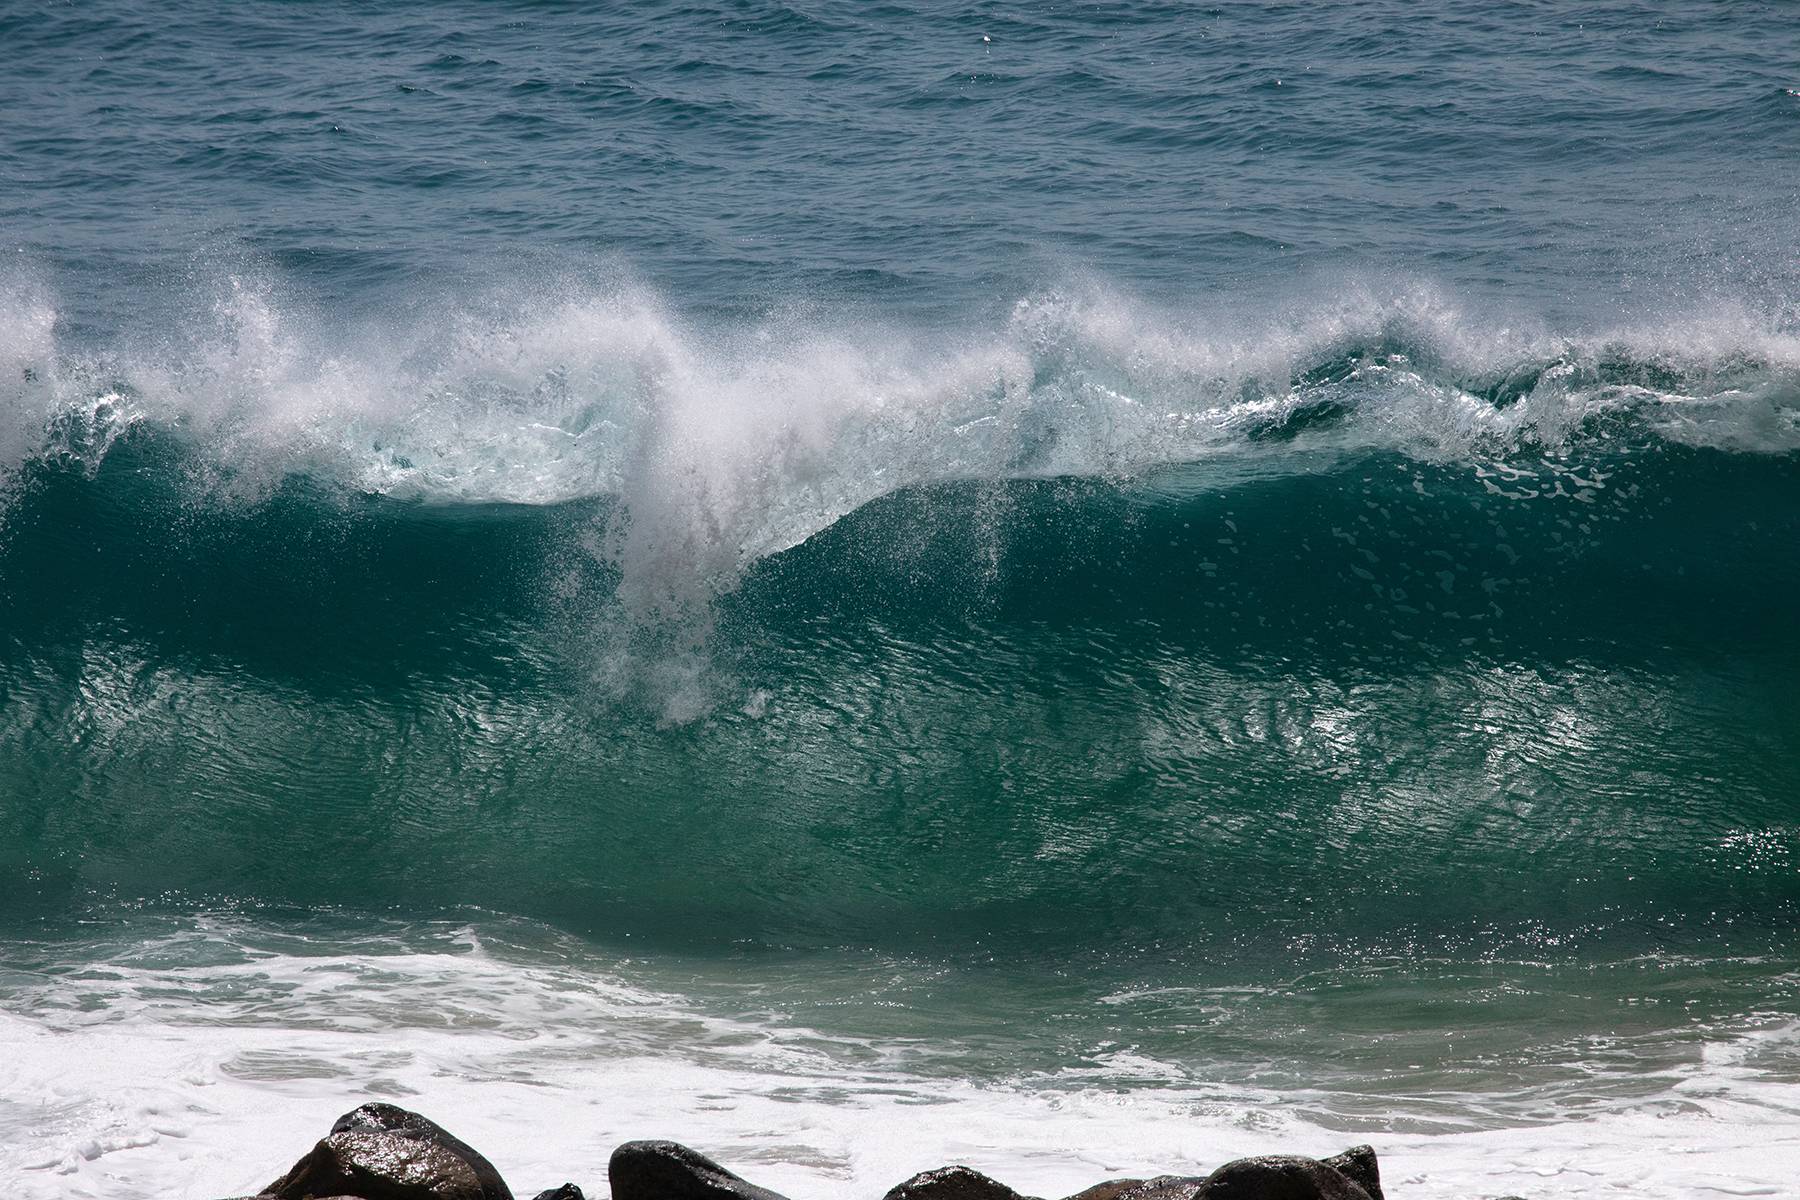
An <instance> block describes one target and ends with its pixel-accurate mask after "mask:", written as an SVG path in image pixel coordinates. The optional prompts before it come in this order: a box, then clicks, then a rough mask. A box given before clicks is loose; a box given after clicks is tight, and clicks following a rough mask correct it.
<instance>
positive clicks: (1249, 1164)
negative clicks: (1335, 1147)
mask: <svg viewBox="0 0 1800 1200" xmlns="http://www.w3.org/2000/svg"><path fill="white" fill-rule="evenodd" d="M1195 1196H1196V1200H1383V1197H1382V1194H1381V1176H1380V1172H1379V1171H1378V1170H1377V1168H1376V1165H1375V1151H1374V1150H1372V1149H1370V1148H1369V1147H1367V1146H1357V1147H1355V1148H1354V1149H1352V1150H1348V1151H1346V1152H1344V1153H1343V1154H1339V1155H1335V1156H1333V1157H1332V1158H1329V1159H1317V1158H1304V1157H1302V1156H1300V1155H1297V1154H1272V1155H1268V1156H1265V1157H1261V1158H1240V1159H1237V1160H1236V1161H1234V1162H1228V1163H1226V1164H1225V1165H1224V1166H1222V1167H1220V1168H1219V1169H1218V1170H1216V1171H1214V1172H1213V1173H1212V1174H1211V1175H1208V1176H1207V1177H1206V1179H1205V1181H1204V1182H1202V1183H1201V1185H1200V1187H1199V1189H1198V1190H1197V1192H1196V1193H1195Z"/></svg>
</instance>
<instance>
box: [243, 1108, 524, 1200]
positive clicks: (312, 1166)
mask: <svg viewBox="0 0 1800 1200" xmlns="http://www.w3.org/2000/svg"><path fill="white" fill-rule="evenodd" d="M263 1191H264V1193H265V1195H266V1196H268V1197H271V1198H272V1200H324V1198H325V1197H339V1196H341V1197H351V1198H354V1200H513V1195H512V1192H510V1191H509V1190H507V1187H506V1183H505V1181H503V1180H502V1179H501V1178H500V1173H499V1172H498V1171H496V1170H494V1166H493V1164H492V1163H490V1162H488V1160H487V1159H485V1158H483V1157H482V1156H481V1155H480V1154H478V1153H477V1152H476V1151H475V1150H474V1149H473V1148H472V1147H471V1146H469V1145H468V1144H467V1143H466V1142H463V1141H462V1140H460V1139H459V1138H456V1137H454V1136H452V1135H451V1134H450V1133H449V1132H448V1131H446V1130H445V1129H444V1128H443V1127H442V1126H440V1125H438V1124H437V1123H436V1122H435V1121H430V1120H427V1119H426V1118H424V1117H421V1116H420V1115H419V1114H418V1113H415V1112H408V1111H407V1110H406V1109H404V1108H400V1107H398V1106H397V1105H393V1104H365V1105H363V1106H362V1107H361V1108H358V1109H356V1110H354V1111H352V1112H348V1113H345V1114H344V1115H343V1116H341V1117H339V1118H338V1119H337V1123H336V1124H334V1125H333V1126H332V1127H331V1134H330V1136H328V1137H327V1138H325V1140H324V1141H322V1142H320V1143H319V1144H318V1145H316V1146H314V1147H313V1148H312V1150H311V1152H310V1153H308V1154H307V1156H306V1157H305V1158H302V1159H301V1160H300V1161H299V1162H297V1163H295V1164H294V1167H293V1169H292V1170H290V1171H289V1172H288V1173H287V1174H286V1175H283V1176H282V1177H281V1178H280V1179H277V1180H276V1181H275V1182H274V1183H272V1184H270V1185H269V1186H268V1187H266V1188H264V1189H263Z"/></svg>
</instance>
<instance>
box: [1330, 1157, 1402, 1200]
mask: <svg viewBox="0 0 1800 1200" xmlns="http://www.w3.org/2000/svg"><path fill="white" fill-rule="evenodd" d="M1319 1161H1320V1162H1322V1163H1324V1164H1325V1165H1326V1166H1328V1167H1336V1168H1337V1169H1338V1171H1340V1172H1341V1173H1342V1174H1343V1175H1344V1176H1345V1177H1346V1178H1348V1179H1349V1180H1350V1182H1351V1183H1354V1184H1355V1185H1356V1186H1357V1187H1360V1188H1361V1189H1362V1190H1363V1191H1365V1192H1367V1193H1369V1200H1387V1197H1386V1196H1383V1195H1382V1194H1381V1167H1380V1165H1379V1164H1377V1163H1376V1161H1375V1147H1373V1146H1366V1145H1365V1146H1352V1147H1350V1148H1349V1149H1348V1150H1346V1151H1344V1152H1343V1153H1342V1154H1334V1155H1332V1156H1331V1157H1330V1158H1321V1159H1320V1160H1319Z"/></svg>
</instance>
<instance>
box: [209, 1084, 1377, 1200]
mask: <svg viewBox="0 0 1800 1200" xmlns="http://www.w3.org/2000/svg"><path fill="white" fill-rule="evenodd" d="M607 1177H608V1182H609V1183H610V1184H611V1186H612V1195H613V1200H786V1197H783V1196H781V1195H779V1194H778V1193H775V1192H772V1191H770V1190H768V1189H767V1188H761V1187H757V1186H756V1185H755V1184H753V1183H749V1182H746V1181H745V1180H743V1179H740V1178H738V1177H737V1176H736V1175H733V1174H732V1173H731V1172H730V1171H727V1170H726V1169H725V1168H724V1167H721V1166H720V1165H719V1164H718V1163H715V1162H713V1161H712V1160H711V1159H709V1158H707V1157H706V1156H705V1155H703V1154H700V1153H698V1152H697V1151H694V1150H690V1149H688V1148H687V1147H686V1146H683V1145H679V1144H678V1143H675V1142H627V1143H626V1144H625V1145H623V1146H620V1147H619V1148H618V1149H617V1150H615V1151H613V1156H612V1161H611V1162H610V1163H609V1164H608V1165H607ZM242 1200H513V1193H512V1191H511V1190H510V1189H509V1188H508V1187H507V1186H506V1182H505V1181H504V1180H503V1179H501V1178H500V1173H499V1172H498V1171H496V1170H494V1166H493V1164H492V1163H490V1162H488V1160H487V1159H485V1158H483V1157H482V1156H481V1155H480V1154H479V1153H477V1152H476V1151H475V1150H474V1149H473V1148H472V1147H470V1146H469V1145H468V1144H467V1143H465V1142H463V1141H461V1140H460V1139H458V1138H456V1137H453V1136H452V1135H451V1134H450V1133H449V1132H448V1131H446V1130H445V1129H444V1128H443V1127H441V1126H440V1125H438V1124H437V1123H436V1122H434V1121H430V1120H427V1119H426V1118H424V1117H422V1116H420V1115H419V1114H418V1113H415V1112H408V1111H407V1110H406V1109H404V1108H400V1107H397V1106H396V1105H392V1104H365V1105H363V1106H362V1107H361V1108H359V1109H357V1110H355V1111H354V1112H350V1113H346V1114H344V1115H343V1116H342V1117H340V1118H338V1121H337V1123H336V1124H335V1125H333V1126H332V1127H331V1133H330V1134H329V1135H328V1136H326V1138H325V1139H324V1140H323V1141H321V1142H320V1143H319V1144H318V1145H316V1146H314V1147H313V1148H312V1149H311V1150H310V1151H309V1152H308V1153H307V1155H306V1157H304V1158H302V1159H301V1160H300V1161H299V1162H297V1163H295V1164H294V1166H293V1169H292V1170H290V1171H289V1172H288V1173H287V1174H286V1175H283V1176H282V1177H281V1178H280V1179H277V1180H276V1181H275V1182H274V1183H271V1184H270V1185H269V1186H268V1187H266V1188H264V1189H263V1190H262V1191H261V1192H259V1193H257V1195H256V1196H254V1197H246V1198H242ZM536 1200H585V1197H584V1196H583V1195H582V1191H581V1189H580V1188H578V1187H576V1186H575V1185H574V1184H572V1183H565V1184H563V1185H562V1186H561V1187H557V1188H552V1189H550V1190H549V1191H547V1192H540V1193H538V1195H537V1197H536ZM883 1200H1032V1198H1030V1197H1024V1196H1020V1195H1019V1194H1018V1193H1017V1192H1015V1191H1013V1190H1012V1189H1011V1188H1009V1187H1007V1186H1006V1185H1005V1184H1003V1183H1000V1182H998V1181H996V1180H993V1179H990V1178H988V1177H987V1176H986V1175H983V1174H982V1173H981V1172H979V1171H974V1170H971V1169H970V1168H968V1167H940V1168H938V1169H937V1170H935V1171H926V1172H923V1173H922V1174H919V1175H915V1176H913V1177H912V1178H911V1179H908V1180H907V1181H906V1182H905V1183H902V1184H900V1185H899V1186H898V1187H895V1188H893V1189H892V1190H891V1191H889V1192H888V1194H887V1195H886V1196H885V1197H883ZM1068 1200H1385V1198H1384V1197H1383V1196H1382V1194H1381V1172H1380V1171H1379V1169H1378V1168H1377V1167H1376V1163H1375V1151H1374V1150H1372V1149H1370V1148H1369V1147H1368V1146H1356V1147H1353V1148H1352V1149H1349V1150H1346V1151H1344V1153H1342V1154H1338V1155H1334V1156H1333V1157H1331V1158H1301V1157H1299V1156H1297V1155H1276V1156H1270V1157H1266V1158H1240V1159H1238V1160H1236V1161H1235V1162H1229V1163H1226V1164H1225V1165H1224V1166H1222V1167H1220V1168H1219V1169H1218V1170H1216V1171H1214V1172H1213V1173H1212V1174H1211V1175H1206V1176H1193V1175H1162V1176H1158V1177H1157V1178H1155V1179H1112V1180H1108V1181H1106V1182H1105V1183H1097V1184H1095V1185H1094V1186H1093V1187H1090V1188H1088V1189H1086V1190H1085V1191H1082V1192H1077V1193H1076V1194H1075V1195H1073V1196H1070V1197H1068Z"/></svg>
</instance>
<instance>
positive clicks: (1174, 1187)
mask: <svg viewBox="0 0 1800 1200" xmlns="http://www.w3.org/2000/svg"><path fill="white" fill-rule="evenodd" d="M1205 1182H1206V1181H1205V1180H1204V1179H1200V1178H1197V1177H1195V1176H1192V1175H1158V1176H1157V1177H1156V1178H1155V1179H1146V1180H1144V1182H1142V1183H1140V1184H1138V1185H1137V1186H1136V1187H1134V1188H1132V1189H1131V1190H1130V1191H1127V1192H1122V1193H1120V1196H1119V1200H1194V1197H1195V1196H1197V1195H1199V1194H1200V1187H1201V1185H1202V1184H1204V1183H1205Z"/></svg>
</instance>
